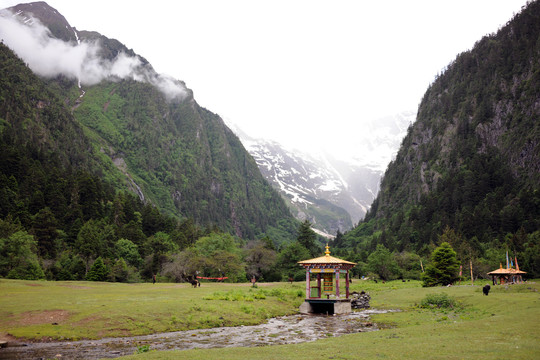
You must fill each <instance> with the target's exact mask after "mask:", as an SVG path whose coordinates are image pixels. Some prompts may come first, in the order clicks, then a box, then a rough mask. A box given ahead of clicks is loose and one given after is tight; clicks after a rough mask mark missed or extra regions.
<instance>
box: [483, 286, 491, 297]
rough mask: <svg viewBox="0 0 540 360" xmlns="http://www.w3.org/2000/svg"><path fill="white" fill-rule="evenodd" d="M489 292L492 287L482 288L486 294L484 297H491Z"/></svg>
mask: <svg viewBox="0 0 540 360" xmlns="http://www.w3.org/2000/svg"><path fill="white" fill-rule="evenodd" d="M489 290H491V286H489V285H486V286H484V287H483V288H482V292H483V293H484V295H486V296H488V295H489Z"/></svg>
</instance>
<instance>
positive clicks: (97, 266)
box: [86, 256, 109, 281]
mask: <svg viewBox="0 0 540 360" xmlns="http://www.w3.org/2000/svg"><path fill="white" fill-rule="evenodd" d="M108 275H109V269H107V266H106V265H105V263H104V262H103V259H102V258H101V256H100V257H98V258H97V259H96V261H94V263H93V264H92V267H91V268H90V271H88V274H86V280H88V281H106V280H107V276H108Z"/></svg>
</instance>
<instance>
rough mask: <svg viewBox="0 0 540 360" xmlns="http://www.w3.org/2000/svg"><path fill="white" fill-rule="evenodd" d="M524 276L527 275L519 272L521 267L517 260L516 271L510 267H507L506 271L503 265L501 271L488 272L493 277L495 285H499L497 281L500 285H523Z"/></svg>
mask: <svg viewBox="0 0 540 360" xmlns="http://www.w3.org/2000/svg"><path fill="white" fill-rule="evenodd" d="M523 274H526V272H525V271H521V270H519V265H517V259H516V268H515V269H513V268H511V267H510V266H508V265H506V269H503V267H502V264H501V265H500V268H499V269H497V270H493V271H492V272H488V275H491V279H492V282H493V285H497V280H498V281H499V285H503V284H515V283H522V282H523V277H522V275H523Z"/></svg>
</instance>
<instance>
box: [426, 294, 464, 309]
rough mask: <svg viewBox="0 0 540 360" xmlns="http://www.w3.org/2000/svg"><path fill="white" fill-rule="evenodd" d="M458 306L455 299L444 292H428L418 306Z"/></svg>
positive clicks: (431, 307)
mask: <svg viewBox="0 0 540 360" xmlns="http://www.w3.org/2000/svg"><path fill="white" fill-rule="evenodd" d="M457 306H458V302H457V300H456V299H454V298H452V297H450V296H448V295H447V294H445V293H440V294H428V295H426V297H425V298H424V299H422V301H421V302H420V307H421V308H423V309H433V308H437V309H454V308H456V307H457Z"/></svg>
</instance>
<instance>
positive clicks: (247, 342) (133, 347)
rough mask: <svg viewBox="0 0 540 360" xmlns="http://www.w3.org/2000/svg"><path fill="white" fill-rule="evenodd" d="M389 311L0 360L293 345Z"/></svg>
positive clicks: (44, 346) (42, 345) (74, 344)
mask: <svg viewBox="0 0 540 360" xmlns="http://www.w3.org/2000/svg"><path fill="white" fill-rule="evenodd" d="M385 312H388V310H373V309H371V310H363V311H358V312H353V313H351V314H348V315H338V316H326V315H291V316H282V317H277V318H272V319H269V320H268V322H266V323H264V324H261V325H254V326H235V327H220V328H213V329H200V330H187V331H175V332H168V333H161V334H153V335H144V336H132V337H122V338H105V339H101V340H82V341H67V342H66V341H62V342H37V343H31V342H29V343H13V342H11V343H9V344H8V347H6V348H2V349H0V359H2V360H4V359H5V360H13V359H40V358H44V359H51V358H61V359H101V358H114V357H119V356H122V355H130V354H133V353H136V352H137V350H138V349H141V350H142V349H145V348H146V349H149V350H186V349H194V348H219V347H234V346H243V347H253V346H264V345H278V344H294V343H300V342H307V341H314V340H317V339H321V338H325V337H332V336H340V335H344V334H351V333H357V332H366V331H374V330H378V327H377V324H375V323H372V322H371V321H370V319H369V316H370V315H371V314H380V313H385Z"/></svg>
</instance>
